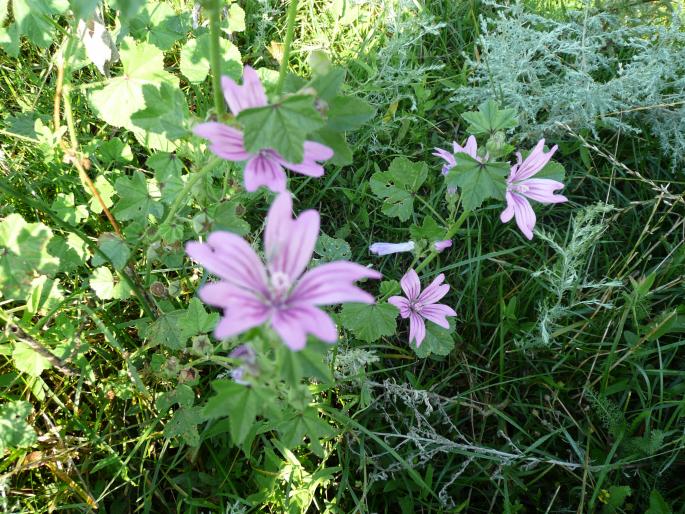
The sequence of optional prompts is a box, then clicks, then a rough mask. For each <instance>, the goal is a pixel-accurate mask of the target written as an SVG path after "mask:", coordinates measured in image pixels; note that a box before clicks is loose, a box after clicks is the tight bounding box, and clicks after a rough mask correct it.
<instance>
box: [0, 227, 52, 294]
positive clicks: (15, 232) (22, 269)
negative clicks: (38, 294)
mask: <svg viewBox="0 0 685 514" xmlns="http://www.w3.org/2000/svg"><path fill="white" fill-rule="evenodd" d="M52 237H53V235H52V230H51V229H50V228H49V227H47V226H45V225H43V224H42V223H40V222H39V223H27V222H26V221H25V220H24V218H23V217H22V216H21V215H20V214H10V215H9V216H7V217H6V218H5V219H4V220H2V221H1V222H0V293H1V294H2V297H3V298H6V299H14V300H26V299H27V296H28V295H29V294H30V291H31V289H32V287H33V285H32V284H33V280H34V278H35V277H36V276H37V274H46V275H52V274H54V273H56V272H57V271H58V269H59V264H60V262H59V259H57V258H56V257H54V256H52V255H51V254H50V253H49V252H48V244H49V243H50V241H51V239H52Z"/></svg>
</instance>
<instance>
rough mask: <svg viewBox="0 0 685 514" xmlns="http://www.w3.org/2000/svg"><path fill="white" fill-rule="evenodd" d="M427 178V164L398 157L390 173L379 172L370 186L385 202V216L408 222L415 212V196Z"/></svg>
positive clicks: (373, 177)
mask: <svg viewBox="0 0 685 514" xmlns="http://www.w3.org/2000/svg"><path fill="white" fill-rule="evenodd" d="M427 176H428V166H427V165H426V163H425V162H412V161H410V160H409V159H407V158H406V157H396V158H394V159H393V161H392V162H391V163H390V167H389V168H388V171H379V172H376V173H374V174H373V175H372V176H371V180H370V182H369V185H370V186H371V191H372V192H373V194H375V195H376V196H377V197H378V198H380V199H382V200H383V207H382V211H383V213H384V214H386V215H387V216H390V217H395V218H399V219H400V220H401V221H407V220H408V219H409V218H410V217H411V215H412V214H413V212H414V194H415V193H416V192H417V191H418V190H419V188H420V187H421V185H422V184H423V183H424V182H425V180H426V177H427Z"/></svg>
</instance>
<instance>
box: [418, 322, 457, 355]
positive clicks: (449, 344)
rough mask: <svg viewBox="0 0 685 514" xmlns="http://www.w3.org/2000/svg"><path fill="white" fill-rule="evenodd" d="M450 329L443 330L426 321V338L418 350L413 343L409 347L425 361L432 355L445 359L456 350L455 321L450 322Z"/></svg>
mask: <svg viewBox="0 0 685 514" xmlns="http://www.w3.org/2000/svg"><path fill="white" fill-rule="evenodd" d="M449 324H450V328H449V329H447V328H442V327H441V326H439V325H436V324H435V323H433V322H431V321H426V338H425V339H424V340H423V342H422V343H421V346H419V347H418V348H417V346H416V344H415V343H414V342H412V343H411V344H410V345H409V346H411V349H412V350H414V353H416V356H417V357H420V358H422V359H425V358H426V357H429V356H430V355H438V356H441V357H444V356H446V355H449V354H450V352H451V351H452V350H454V335H453V333H454V326H455V323H454V320H453V319H450V320H449Z"/></svg>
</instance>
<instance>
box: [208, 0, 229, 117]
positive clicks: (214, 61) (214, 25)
mask: <svg viewBox="0 0 685 514" xmlns="http://www.w3.org/2000/svg"><path fill="white" fill-rule="evenodd" d="M208 10H209V63H210V65H211V67H212V92H213V94H214V110H215V111H216V116H217V118H218V119H221V118H222V117H223V115H224V114H226V104H225V102H224V94H223V90H222V89H221V2H220V1H219V0H214V2H212V5H211V7H210V8H209V9H208Z"/></svg>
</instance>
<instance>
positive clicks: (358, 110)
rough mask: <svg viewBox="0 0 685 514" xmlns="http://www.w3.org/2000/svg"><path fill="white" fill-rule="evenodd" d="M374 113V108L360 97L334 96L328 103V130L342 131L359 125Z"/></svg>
mask: <svg viewBox="0 0 685 514" xmlns="http://www.w3.org/2000/svg"><path fill="white" fill-rule="evenodd" d="M375 114H376V110H375V109H374V108H373V107H371V105H369V103H368V102H365V101H364V100H362V99H361V98H356V97H354V96H336V97H335V98H333V99H332V100H331V101H330V103H329V104H328V122H327V124H326V127H327V128H328V129H330V130H335V131H339V132H344V131H346V130H354V129H356V128H359V127H361V126H362V125H363V124H364V123H366V122H367V121H369V120H370V119H371V118H373V117H374V115H375Z"/></svg>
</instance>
